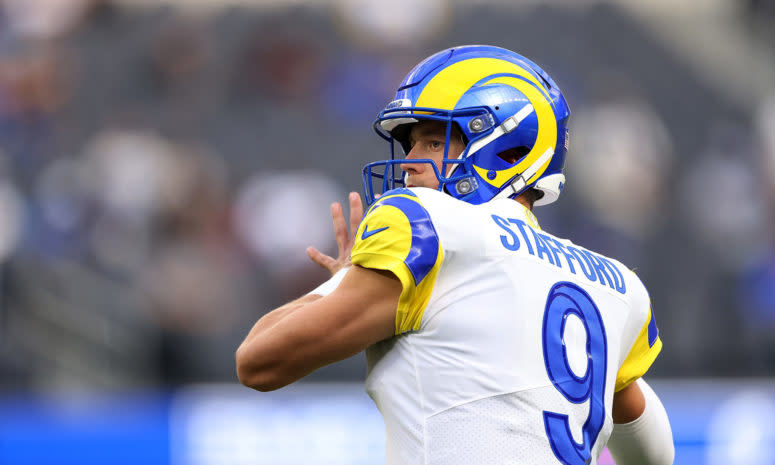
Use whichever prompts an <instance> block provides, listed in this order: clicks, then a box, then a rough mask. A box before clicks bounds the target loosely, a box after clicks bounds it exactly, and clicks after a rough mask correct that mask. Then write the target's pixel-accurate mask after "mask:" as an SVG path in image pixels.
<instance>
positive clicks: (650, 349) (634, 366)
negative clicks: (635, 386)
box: [614, 305, 662, 392]
mask: <svg viewBox="0 0 775 465" xmlns="http://www.w3.org/2000/svg"><path fill="white" fill-rule="evenodd" d="M653 317H654V315H652V313H651V306H650V305H649V316H648V318H647V319H646V322H645V323H643V327H641V329H640V332H639V333H638V337H637V338H635V342H634V343H633V345H632V348H631V349H630V353H629V354H627V357H626V358H625V359H624V363H622V366H621V368H619V372H618V373H617V374H616V387H615V388H614V391H615V392H619V391H621V390H622V389H624V388H626V387H627V386H629V385H630V383H632V382H633V381H635V380H636V379H638V378H640V377H641V376H643V375H644V374H646V371H648V369H649V367H651V364H652V363H654V360H655V359H656V358H657V355H659V352H660V351H661V350H662V339H660V338H659V336H657V338H656V341H654V342H653V344H652V345H651V346H649V326H650V325H651V324H652V323H651V320H652V318H653Z"/></svg>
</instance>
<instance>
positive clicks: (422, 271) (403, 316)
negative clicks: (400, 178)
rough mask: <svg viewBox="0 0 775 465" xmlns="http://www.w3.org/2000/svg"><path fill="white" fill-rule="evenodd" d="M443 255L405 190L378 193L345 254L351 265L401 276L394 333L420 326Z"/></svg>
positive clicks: (431, 228) (428, 220) (417, 205)
mask: <svg viewBox="0 0 775 465" xmlns="http://www.w3.org/2000/svg"><path fill="white" fill-rule="evenodd" d="M367 228H368V229H367ZM367 231H374V233H370V234H368V233H366V232H367ZM364 234H365V235H364ZM443 260H444V252H443V248H442V247H441V243H440V241H439V237H438V234H437V233H436V230H435V228H434V226H433V222H432V221H431V218H430V215H429V214H428V212H427V211H426V210H425V208H424V207H423V206H422V204H421V203H420V201H419V199H418V198H417V196H415V195H414V194H413V193H412V192H411V191H409V190H406V189H400V190H396V191H394V193H393V194H389V195H386V196H383V197H381V198H380V199H378V200H377V202H375V204H374V205H373V206H372V207H371V208H370V209H369V211H368V212H366V216H365V217H364V219H363V221H362V222H361V224H360V226H359V227H358V231H357V232H356V237H355V244H354V245H353V249H352V252H351V257H350V261H351V262H352V263H353V264H354V265H359V266H362V267H364V268H373V269H379V270H385V271H390V272H392V273H393V274H394V275H396V277H397V278H398V279H399V280H400V281H401V285H402V291H401V296H400V298H399V302H398V307H397V309H396V325H395V328H396V329H395V334H401V333H404V332H407V331H414V330H418V329H420V324H421V323H422V316H423V313H424V312H425V308H426V307H427V305H428V301H429V300H430V296H431V293H432V292H433V286H434V284H435V282H436V277H437V275H438V272H439V269H440V268H441V263H442V262H443Z"/></svg>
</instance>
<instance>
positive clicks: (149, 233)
mask: <svg viewBox="0 0 775 465" xmlns="http://www.w3.org/2000/svg"><path fill="white" fill-rule="evenodd" d="M463 43H488V44H495V45H501V46H504V47H507V48H511V49H514V50H517V51H519V52H520V53H522V54H524V55H526V56H528V57H532V58H533V59H535V60H536V61H537V62H539V63H540V64H541V65H542V66H543V67H544V68H545V69H547V70H548V71H549V72H550V73H551V74H552V76H553V77H554V78H555V79H556V80H557V81H558V83H559V84H560V86H561V87H562V88H563V90H564V92H565V95H566V98H567V99H568V102H569V103H570V105H571V108H572V111H573V117H572V119H571V127H572V133H571V138H572V141H571V150H570V152H569V157H568V158H569V159H568V171H567V174H568V189H567V194H566V195H565V196H563V198H562V199H561V201H560V202H559V203H558V204H556V205H555V206H552V207H551V208H547V209H540V210H539V211H538V212H537V213H538V217H539V219H540V220H541V223H542V225H543V226H544V228H545V229H547V230H549V231H551V232H553V233H555V234H557V235H560V236H566V237H571V238H573V240H574V241H575V242H577V243H580V244H582V245H584V246H587V247H590V248H593V249H597V250H599V251H601V252H603V253H605V254H608V255H612V256H615V257H618V258H621V259H622V261H624V262H625V263H627V264H628V265H629V266H631V267H633V268H636V270H637V272H638V274H639V275H640V276H641V277H642V279H643V280H644V282H645V283H646V284H647V286H648V287H649V289H650V291H651V294H652V301H653V304H654V309H655V313H656V316H657V321H658V323H659V328H660V331H661V334H662V338H663V340H664V342H665V346H664V347H665V348H664V350H663V352H662V355H661V356H660V358H659V359H658V361H657V362H656V364H655V366H654V367H653V369H652V371H651V372H650V373H652V374H651V375H650V379H654V382H653V384H654V386H655V388H656V390H657V391H658V392H659V393H660V394H661V395H662V396H663V399H664V401H665V404H666V406H667V408H668V412H669V413H670V415H671V419H672V421H673V428H674V432H675V437H676V441H677V454H678V455H677V459H676V463H677V464H726V465H730V464H732V465H734V464H747V465H748V464H757V465H767V464H775V381H773V380H775V378H774V377H773V376H774V375H775V2H773V1H770V0H691V1H685V2H676V1H669V0H650V1H648V2H634V1H625V0H620V1H614V0H551V1H538V0H514V1H507V0H502V1H484V0H470V1H460V0H424V1H422V2H416V1H412V0H392V1H390V2H384V1H379V0H339V1H323V0H294V1H282V0H275V1H272V0H252V1H248V0H242V1H236V0H232V1H228V2H226V1H218V0H178V1H172V0H167V1H164V2H159V1H151V0H143V1H141V0H123V1H118V0H113V1H111V0H5V1H3V2H0V463H2V464H9V465H16V464H35V465H39V464H52V465H54V464H56V465H62V464H79V465H85V464H103V463H111V464H124V463H126V464H173V465H188V464H191V465H194V464H196V465H199V464H270V463H271V464H311V463H320V464H373V463H381V462H383V453H384V452H383V451H384V444H383V443H384V438H383V436H382V434H383V431H382V428H383V426H382V423H381V419H380V418H379V415H378V413H377V412H376V410H375V409H374V407H373V406H372V405H371V403H370V400H369V399H368V398H367V397H366V395H365V394H364V393H363V392H362V387H361V385H360V384H359V383H360V381H361V380H362V378H363V376H364V372H365V364H364V361H363V359H362V358H361V357H355V358H354V359H351V360H347V361H345V362H342V363H339V364H336V365H333V366H331V367H328V368H326V369H324V370H321V371H320V372H318V373H316V374H314V375H313V376H311V377H310V379H309V380H305V381H307V382H305V383H302V384H300V385H298V386H294V387H292V388H289V389H287V390H284V391H279V392H276V393H271V394H258V393H254V392H252V391H249V390H247V389H246V388H241V387H239V386H238V385H237V384H236V383H237V382H236V378H235V375H234V362H233V352H234V349H235V348H236V346H237V345H238V344H239V342H240V340H241V338H242V337H243V336H244V334H246V332H247V331H248V329H249V328H250V326H251V325H252V323H253V322H254V321H255V320H256V319H257V318H258V317H259V316H261V315H262V314H263V313H264V312H266V311H267V310H268V309H270V308H272V307H274V306H276V305H278V304H280V303H282V302H284V301H286V300H287V299H289V298H292V297H294V296H297V295H299V294H300V293H302V292H304V291H306V290H308V289H311V288H312V287H314V285H316V284H317V283H318V282H320V281H321V280H322V279H324V278H325V273H324V272H322V271H321V270H320V269H318V268H317V267H316V266H315V265H314V264H312V263H311V262H310V261H309V260H308V259H307V257H306V255H305V253H304V249H305V247H306V246H307V245H315V246H316V247H319V248H322V249H326V250H329V251H331V252H333V247H334V240H333V234H332V232H331V231H330V229H331V227H330V219H329V216H328V205H329V204H330V202H332V201H336V200H343V199H344V198H345V195H346V192H348V191H350V190H357V191H360V190H361V188H360V168H361V166H362V165H363V164H364V162H366V161H372V160H376V159H379V158H384V156H385V154H386V153H387V148H386V147H384V146H383V144H382V143H381V141H380V140H379V139H378V138H377V137H375V135H374V134H373V133H372V131H371V122H372V121H373V118H374V117H375V116H376V114H377V112H378V111H379V110H380V109H381V108H382V106H384V104H385V103H386V102H387V101H388V100H389V99H390V98H391V97H392V92H393V91H394V89H395V86H396V84H397V83H398V82H399V81H400V79H401V78H402V77H403V75H404V74H405V73H406V72H407V71H408V70H409V69H410V67H411V66H412V65H414V64H415V63H416V62H418V61H419V60H420V59H422V58H423V57H425V56H427V55H429V54H430V53H432V52H434V51H437V50H439V49H442V48H446V47H448V46H451V45H455V44H463ZM601 463H603V464H610V463H612V462H611V461H610V458H604V459H603V460H602V462H601Z"/></svg>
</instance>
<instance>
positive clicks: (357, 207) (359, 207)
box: [350, 192, 363, 243]
mask: <svg viewBox="0 0 775 465" xmlns="http://www.w3.org/2000/svg"><path fill="white" fill-rule="evenodd" d="M362 219H363V202H362V201H361V196H360V194H358V193H357V192H350V243H353V242H355V233H356V231H358V225H359V224H361V220H362Z"/></svg>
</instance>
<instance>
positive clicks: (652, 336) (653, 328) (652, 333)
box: [649, 309, 659, 347]
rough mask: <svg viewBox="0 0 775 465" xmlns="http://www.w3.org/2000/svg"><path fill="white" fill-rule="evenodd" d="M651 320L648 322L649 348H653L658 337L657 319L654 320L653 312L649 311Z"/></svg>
mask: <svg viewBox="0 0 775 465" xmlns="http://www.w3.org/2000/svg"><path fill="white" fill-rule="evenodd" d="M650 313H651V320H650V321H649V347H653V346H654V343H655V342H657V338H658V337H659V329H658V328H657V319H656V318H654V310H653V309H651V312H650Z"/></svg>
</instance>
